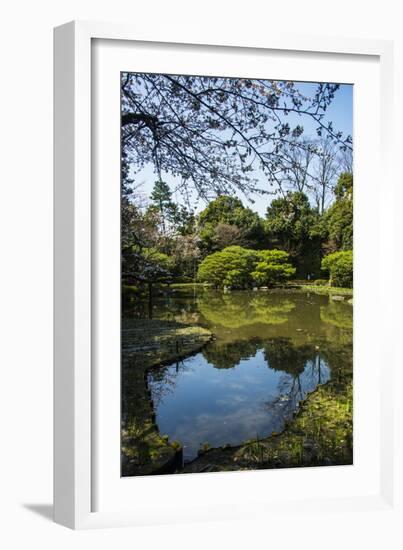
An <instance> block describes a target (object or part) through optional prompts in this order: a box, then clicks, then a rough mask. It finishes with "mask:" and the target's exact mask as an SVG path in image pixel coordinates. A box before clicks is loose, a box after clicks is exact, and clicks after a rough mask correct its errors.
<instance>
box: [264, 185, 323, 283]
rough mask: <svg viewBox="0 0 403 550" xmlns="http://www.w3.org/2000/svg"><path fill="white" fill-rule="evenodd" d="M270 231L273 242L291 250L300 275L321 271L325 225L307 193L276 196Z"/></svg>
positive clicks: (268, 217)
mask: <svg viewBox="0 0 403 550" xmlns="http://www.w3.org/2000/svg"><path fill="white" fill-rule="evenodd" d="M266 231H267V233H268V238H269V241H270V243H271V244H272V245H274V246H276V247H277V248H281V249H282V250H285V251H286V252H288V254H289V255H290V258H291V260H292V262H293V263H294V264H295V266H296V267H297V269H298V276H300V277H306V276H307V275H308V274H311V275H315V274H319V272H320V256H321V252H320V251H321V237H322V226H321V224H320V216H319V213H318V210H317V209H316V208H313V207H312V206H311V205H310V203H309V200H308V197H307V196H306V195H305V194H304V193H301V192H294V193H291V192H289V193H287V194H286V196H285V197H282V198H278V199H274V200H273V201H272V202H271V204H270V206H269V207H268V208H267V213H266Z"/></svg>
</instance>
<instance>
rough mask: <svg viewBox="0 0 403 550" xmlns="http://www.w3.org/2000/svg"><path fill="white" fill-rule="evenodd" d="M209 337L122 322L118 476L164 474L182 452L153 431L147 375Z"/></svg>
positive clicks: (181, 328)
mask: <svg viewBox="0 0 403 550" xmlns="http://www.w3.org/2000/svg"><path fill="white" fill-rule="evenodd" d="M211 337H212V334H211V332H209V331H208V330H206V329H204V328H202V327H199V326H193V325H183V324H181V323H177V322H175V321H157V320H145V319H141V320H132V319H131V320H124V321H123V323H122V475H124V476H129V475H146V474H151V473H165V472H166V471H169V469H171V468H172V466H173V464H174V462H175V458H176V456H177V454H178V452H180V449H181V447H180V444H179V443H177V442H169V441H168V438H167V437H164V436H163V435H161V434H160V433H159V431H158V428H157V426H156V424H155V416H154V410H153V403H152V401H151V396H150V393H149V391H148V388H147V370H148V369H150V368H152V367H156V366H159V365H163V364H167V363H174V362H175V361H180V360H181V359H183V358H185V357H187V356H189V355H191V354H192V353H195V352H196V351H198V350H199V349H201V348H202V347H203V346H204V345H205V344H206V343H207V342H208V341H209V340H210V339H211Z"/></svg>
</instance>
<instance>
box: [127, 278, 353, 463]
mask: <svg viewBox="0 0 403 550" xmlns="http://www.w3.org/2000/svg"><path fill="white" fill-rule="evenodd" d="M347 300H348V298H345V299H339V300H334V299H332V298H331V297H329V296H326V295H316V294H313V293H309V292H302V291H292V290H289V291H277V290H276V291H257V292H253V291H251V292H248V291H237V292H229V293H222V292H214V291H212V290H209V289H204V288H202V287H183V288H176V289H173V291H170V292H166V293H165V294H162V295H160V296H159V297H158V298H157V299H156V300H155V301H154V305H153V311H152V317H153V319H155V320H173V321H177V322H180V323H182V324H184V325H186V324H189V325H195V324H197V325H200V326H202V327H205V328H207V329H208V330H210V331H211V332H212V333H213V334H214V336H215V339H214V341H212V342H210V343H207V344H206V345H205V346H204V347H203V348H202V349H201V351H199V352H197V353H196V354H195V355H193V356H191V357H187V358H183V359H182V360H179V361H175V362H174V363H171V364H168V365H165V366H157V367H156V368H152V369H150V370H149V371H148V374H147V382H148V387H149V389H150V390H151V397H152V402H153V406H154V410H155V414H156V424H157V426H158V428H159V432H160V434H161V435H165V434H166V436H167V439H168V440H169V441H174V440H175V441H177V442H179V443H180V445H181V446H182V448H183V458H184V460H185V461H189V460H192V459H194V458H195V457H197V455H198V452H199V453H200V451H201V450H202V451H205V450H206V449H207V448H209V447H222V446H228V445H230V446H234V445H240V444H242V443H244V442H246V441H248V440H259V439H262V438H266V437H267V436H270V435H271V434H272V433H273V432H274V433H278V432H280V431H281V430H283V429H284V427H285V426H286V424H287V423H289V422H290V421H292V418H293V415H294V413H295V412H296V411H297V410H298V407H299V404H300V402H301V401H303V400H304V399H305V398H306V396H307V395H308V394H309V393H310V392H312V391H314V390H315V388H317V386H318V385H322V384H325V383H327V382H328V381H329V380H333V386H334V387H335V388H338V389H340V391H342V390H343V388H344V387H346V385H347V384H351V381H352V318H353V312H352V309H353V308H352V305H351V304H350V303H348V301H347ZM125 312H126V316H127V317H140V318H141V317H144V318H146V317H148V315H149V312H148V311H147V304H146V303H143V302H141V301H137V300H136V298H134V299H133V300H132V301H129V302H128V303H126V304H125ZM335 384H336V385H335ZM130 391H131V388H130V387H125V384H123V387H122V392H123V403H126V402H127V400H125V392H127V393H130ZM337 391H338V390H337ZM337 391H336V392H335V394H334V396H332V399H333V398H334V400H336V405H337V399H338V397H337ZM336 408H337V407H336ZM122 412H123V415H124V418H126V422H128V421H130V417H131V414H135V411H134V410H131V411H130V410H125V409H124V406H123V411H122ZM343 437H345V436H343ZM326 460H327V461H330V463H332V457H326Z"/></svg>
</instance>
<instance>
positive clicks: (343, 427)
mask: <svg viewBox="0 0 403 550" xmlns="http://www.w3.org/2000/svg"><path fill="white" fill-rule="evenodd" d="M352 403H353V398H352V380H349V381H340V379H339V380H337V379H336V380H330V381H329V382H327V383H326V384H323V385H320V386H318V387H317V388H316V389H315V390H314V391H313V392H311V393H310V394H308V396H307V397H306V398H305V399H304V400H303V401H301V402H300V404H299V407H298V410H297V411H296V412H295V413H294V415H293V418H291V419H290V420H289V421H288V422H287V423H286V425H285V427H284V430H283V431H281V432H279V433H273V434H272V435H271V436H269V437H267V438H262V439H256V440H252V441H248V442H245V443H243V444H241V445H238V446H229V445H226V446H224V447H220V448H212V449H207V450H204V451H202V452H201V453H200V454H199V456H198V457H197V458H195V459H194V460H192V461H191V462H188V463H187V464H185V467H184V469H183V473H198V472H222V471H234V470H253V469H273V468H297V467H308V466H336V465H349V464H352V463H353V450H352V449H353V441H352V422H353V409H352Z"/></svg>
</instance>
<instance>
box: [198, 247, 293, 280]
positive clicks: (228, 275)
mask: <svg viewBox="0 0 403 550" xmlns="http://www.w3.org/2000/svg"><path fill="white" fill-rule="evenodd" d="M294 273H295V269H294V268H293V266H292V265H291V264H290V263H288V254H287V253H286V252H283V251H281V250H261V251H256V250H251V249H247V248H242V247H241V246H229V247H227V248H224V250H221V251H220V252H214V253H213V254H210V255H209V256H207V257H206V258H205V259H204V260H203V261H202V262H201V264H200V266H199V271H198V279H199V281H202V282H207V283H211V284H213V285H214V286H215V287H216V288H222V287H224V286H227V287H230V288H241V289H242V288H251V287H252V286H255V285H257V286H263V285H273V284H275V283H278V282H282V281H285V280H286V279H288V278H289V277H292V276H293V275H294Z"/></svg>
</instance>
